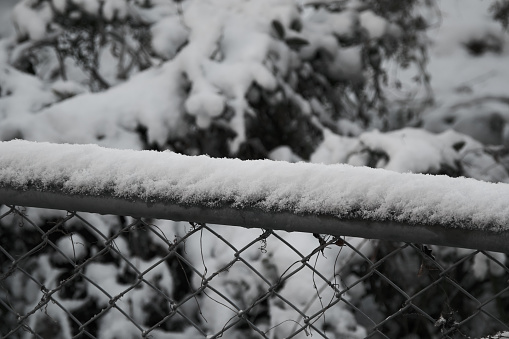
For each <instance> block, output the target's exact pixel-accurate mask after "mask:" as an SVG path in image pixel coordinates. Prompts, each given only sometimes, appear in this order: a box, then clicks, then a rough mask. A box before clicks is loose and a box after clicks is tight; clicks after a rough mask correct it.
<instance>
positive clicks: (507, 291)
mask: <svg viewBox="0 0 509 339" xmlns="http://www.w3.org/2000/svg"><path fill="white" fill-rule="evenodd" d="M0 232H1V237H0V263H1V264H0V269H1V270H0V318H2V322H1V325H0V334H1V336H2V338H101V339H103V338H140V337H141V338H221V337H223V338H270V339H273V338H303V337H307V336H317V337H319V338H364V337H367V338H402V337H405V336H406V337H408V338H475V337H482V336H485V337H486V336H491V338H505V337H509V336H508V335H507V334H504V333H503V332H502V331H509V325H508V324H509V283H508V280H509V268H508V266H507V265H508V263H507V257H506V255H505V254H501V253H494V252H487V251H481V250H463V249H458V248H454V247H438V246H426V245H424V244H415V243H400V242H387V241H379V240H367V239H360V238H350V237H348V238H339V237H334V236H328V235H321V234H311V233H309V234H305V233H287V232H282V231H274V230H270V229H264V225H260V229H244V228H241V227H229V226H220V225H208V224H204V223H194V222H192V220H191V221H190V222H189V223H182V222H180V223H177V222H171V221H167V220H155V219H148V218H130V217H124V216H100V215H95V214H89V213H82V212H80V211H50V210H42V209H34V208H25V207H16V206H5V205H4V206H2V207H1V209H0Z"/></svg>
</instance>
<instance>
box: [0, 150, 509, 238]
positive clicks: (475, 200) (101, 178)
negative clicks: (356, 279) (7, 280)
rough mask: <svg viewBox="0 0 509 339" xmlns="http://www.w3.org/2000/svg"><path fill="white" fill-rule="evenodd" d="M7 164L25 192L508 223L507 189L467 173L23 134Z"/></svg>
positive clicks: (8, 181) (9, 178) (1, 156)
mask: <svg viewBox="0 0 509 339" xmlns="http://www.w3.org/2000/svg"><path fill="white" fill-rule="evenodd" d="M0 163H1V165H2V166H1V169H0V182H1V183H2V185H6V186H10V187H15V188H20V189H26V188H28V187H29V186H32V187H35V188H39V189H43V188H44V189H49V190H51V189H57V188H58V189H61V190H63V192H66V193H68V194H78V195H103V194H112V195H113V196H117V197H120V198H125V199H142V200H144V201H155V200H159V201H161V200H162V201H169V202H175V203H178V204H182V205H195V204H198V205H205V206H210V207H215V206H221V205H222V206H232V207H235V208H245V207H256V208H260V209H262V210H266V211H274V212H276V211H291V212H294V213H302V214H307V213H313V214H327V215H333V216H336V217H338V218H364V219H368V220H382V221H384V220H385V221H389V220H392V221H398V222H405V223H411V224H412V223H419V224H437V225H442V226H448V227H461V228H466V229H482V230H489V231H502V230H506V229H507V224H508V221H509V211H507V209H506V208H505V206H507V204H508V203H509V198H508V197H509V195H508V192H509V186H508V185H507V184H502V183H499V184H494V183H486V182H480V181H476V180H473V179H469V178H450V177H446V176H432V175H422V174H411V173H396V172H392V171H388V170H382V169H372V168H367V167H352V166H349V165H343V164H338V165H330V166H324V165H320V164H309V163H297V164H290V163H285V162H273V161H269V160H259V161H241V160H238V159H214V158H210V157H207V156H196V157H190V156H184V155H179V154H176V153H172V152H162V153H161V152H154V151H141V152H136V151H130V150H114V149H105V148H101V147H99V146H96V145H67V144H62V145H57V144H49V143H33V142H28V141H21V140H15V141H10V142H3V143H1V144H0Z"/></svg>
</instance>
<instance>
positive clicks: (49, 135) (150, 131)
mask: <svg viewBox="0 0 509 339" xmlns="http://www.w3.org/2000/svg"><path fill="white" fill-rule="evenodd" d="M419 4H420V2H419V1H408V2H405V3H404V4H400V3H399V2H396V1H385V2H384V3H383V4H382V3H380V2H378V1H365V2H358V1H345V2H339V3H336V2H330V3H329V2H323V3H321V2H309V3H307V2H303V3H299V2H297V1H293V0H262V1H256V2H253V1H226V2H225V1H207V2H203V1H184V2H180V1H178V2H177V1H176V2H171V1H99V0H87V1H77V0H67V1H66V0H59V1H57V0H55V1H50V0H46V1H45V0H26V1H25V0H24V1H21V2H20V3H19V4H18V5H17V6H16V7H15V8H14V10H13V21H14V26H15V27H16V36H15V40H11V41H4V45H3V50H4V53H5V55H6V56H5V59H4V61H3V64H4V65H5V66H4V67H6V69H9V67H14V68H16V69H18V70H21V71H24V72H25V73H32V74H33V75H34V76H35V77H36V78H37V79H39V81H44V82H45V83H46V86H45V87H46V91H47V92H49V93H48V94H47V95H48V96H49V97H50V98H51V100H46V101H45V102H41V100H37V99H36V98H34V99H33V101H32V100H31V101H32V103H31V105H30V106H31V107H34V106H36V107H38V108H34V109H32V110H31V111H28V110H27V109H18V110H16V113H15V116H14V117H10V116H9V117H8V119H6V120H5V121H4V122H3V123H2V125H3V127H2V129H1V131H0V137H1V138H2V139H3V140H6V139H10V138H13V137H22V138H26V139H34V140H48V141H56V142H81V143H83V142H93V143H99V144H103V145H107V146H115V147H134V148H147V147H155V148H159V149H162V148H171V149H173V150H176V151H180V152H185V153H190V154H194V153H209V154H212V155H237V156H240V157H244V158H252V157H266V156H267V154H268V152H269V151H271V150H272V149H274V148H275V147H277V146H281V145H288V146H290V147H291V148H292V149H293V150H294V151H295V152H296V153H297V154H299V156H301V157H303V158H305V159H307V158H309V156H310V154H311V152H312V150H313V148H314V147H316V145H317V143H318V142H319V141H320V139H321V132H322V130H323V128H324V127H323V126H326V127H327V128H329V129H332V130H333V131H334V132H336V133H338V132H340V131H341V130H342V126H343V125H344V124H345V121H346V120H348V121H353V122H354V123H356V124H358V125H360V126H361V127H363V128H366V127H369V126H378V127H380V128H384V127H386V126H388V125H389V124H393V123H392V122H391V121H392V120H391V119H393V117H391V116H390V114H389V110H388V107H387V102H386V100H385V93H384V87H386V85H387V81H388V80H387V74H386V65H385V62H386V61H387V60H394V61H395V62H396V64H398V65H400V66H404V67H406V66H408V65H410V64H418V65H420V66H422V63H423V62H424V59H423V58H425V49H424V44H425V39H424V36H423V31H424V29H425V28H426V22H425V19H424V18H423V17H422V16H421V15H419V14H418V13H417V10H416V9H415V7H416V6H418V5H419ZM140 72H141V73H140ZM137 73H140V74H138V75H137ZM417 76H418V77H422V78H425V77H426V75H425V74H424V73H419V74H417ZM127 79H129V81H127V82H126V80H127ZM108 88H111V89H109V90H106V91H103V90H105V89H108ZM87 89H88V91H91V92H90V93H86V92H87ZM97 92H100V93H97ZM74 96H76V97H75V98H73V97H74ZM68 98H70V99H68ZM65 99H68V100H65ZM61 100H63V101H62V102H60V103H57V101H61ZM85 102H86V105H85V104H84V103H85ZM34 111H37V113H38V114H36V115H28V116H26V114H27V113H31V112H34ZM84 117H86V118H84ZM34 119H35V120H34ZM55 119H56V120H58V121H59V122H60V123H59V124H56V123H55V122H54V121H55ZM84 119H86V122H85V121H83V120H84ZM80 120H81V121H80ZM29 121H30V122H29ZM78 121H80V122H79V123H78ZM40 124H44V125H43V126H44V127H40V126H41V125H40ZM31 126H38V127H31ZM41 130H44V132H43V134H41V133H40V131H41ZM77 130H79V132H78V134H79V135H81V136H80V137H77V136H76V132H77ZM119 140H120V141H119Z"/></svg>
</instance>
